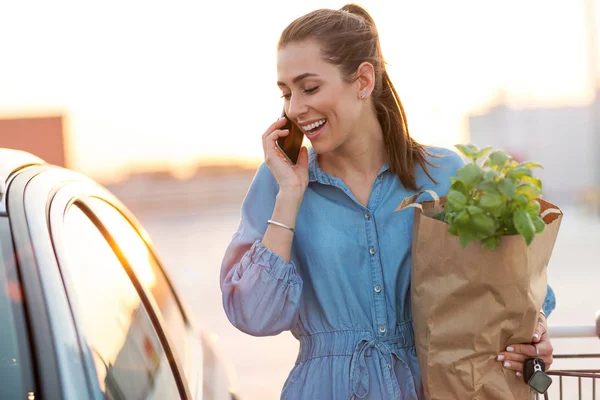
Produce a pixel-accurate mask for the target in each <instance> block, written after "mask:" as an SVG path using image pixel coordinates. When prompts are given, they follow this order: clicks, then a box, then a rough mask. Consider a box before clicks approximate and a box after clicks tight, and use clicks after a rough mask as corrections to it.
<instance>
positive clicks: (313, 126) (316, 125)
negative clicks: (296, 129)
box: [302, 119, 327, 132]
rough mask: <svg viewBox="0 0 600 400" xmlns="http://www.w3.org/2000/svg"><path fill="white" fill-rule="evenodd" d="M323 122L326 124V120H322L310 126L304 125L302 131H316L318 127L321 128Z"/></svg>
mask: <svg viewBox="0 0 600 400" xmlns="http://www.w3.org/2000/svg"><path fill="white" fill-rule="evenodd" d="M325 122H327V120H326V119H322V120H320V121H317V122H313V123H312V124H310V125H304V126H303V127H302V129H303V130H304V131H305V132H310V131H312V130H313V129H316V128H318V127H320V126H321V125H323V124H324V123H325Z"/></svg>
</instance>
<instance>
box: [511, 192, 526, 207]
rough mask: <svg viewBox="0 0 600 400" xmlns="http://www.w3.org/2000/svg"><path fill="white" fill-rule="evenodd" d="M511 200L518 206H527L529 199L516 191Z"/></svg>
mask: <svg viewBox="0 0 600 400" xmlns="http://www.w3.org/2000/svg"><path fill="white" fill-rule="evenodd" d="M513 202H514V203H515V205H516V206H517V207H518V208H523V209H524V208H526V207H527V203H529V199H528V198H527V196H525V195H523V194H521V193H518V194H516V195H515V198H514V199H513Z"/></svg>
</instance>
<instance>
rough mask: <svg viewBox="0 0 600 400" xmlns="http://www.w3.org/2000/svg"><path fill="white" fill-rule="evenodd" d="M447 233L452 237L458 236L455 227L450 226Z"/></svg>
mask: <svg viewBox="0 0 600 400" xmlns="http://www.w3.org/2000/svg"><path fill="white" fill-rule="evenodd" d="M448 233H449V234H451V235H453V236H458V227H457V226H456V225H450V226H449V227H448Z"/></svg>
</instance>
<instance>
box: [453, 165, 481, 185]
mask: <svg viewBox="0 0 600 400" xmlns="http://www.w3.org/2000/svg"><path fill="white" fill-rule="evenodd" d="M456 174H457V175H458V176H459V178H461V179H462V180H463V182H464V183H465V185H466V187H467V189H471V188H473V187H474V186H475V185H477V184H478V183H479V181H481V179H482V176H481V174H482V170H481V167H479V166H478V165H477V164H467V165H465V166H464V167H462V168H461V169H459V170H458V171H457V172H456Z"/></svg>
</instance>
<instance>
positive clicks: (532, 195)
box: [517, 182, 542, 200]
mask: <svg viewBox="0 0 600 400" xmlns="http://www.w3.org/2000/svg"><path fill="white" fill-rule="evenodd" d="M517 193H519V194H522V195H524V196H525V197H527V199H528V200H535V199H537V198H538V197H540V195H541V194H542V191H541V189H540V188H539V187H537V186H535V185H533V184H531V183H529V182H526V183H523V184H521V185H519V186H518V187H517Z"/></svg>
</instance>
